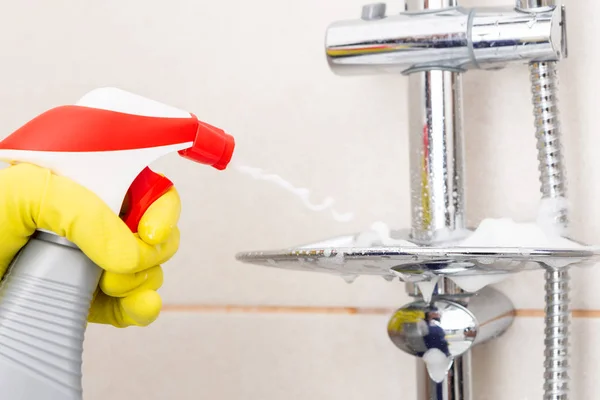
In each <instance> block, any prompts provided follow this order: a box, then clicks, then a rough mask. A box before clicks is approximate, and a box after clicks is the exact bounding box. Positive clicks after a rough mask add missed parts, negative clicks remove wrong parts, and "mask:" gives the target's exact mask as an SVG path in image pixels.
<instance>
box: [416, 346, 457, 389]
mask: <svg viewBox="0 0 600 400" xmlns="http://www.w3.org/2000/svg"><path fill="white" fill-rule="evenodd" d="M423 361H425V365H426V366H427V373H429V377H430V378H431V380H433V381H434V382H436V383H440V382H442V381H443V380H444V379H446V376H447V374H448V371H449V370H450V367H451V366H452V362H453V361H454V359H453V358H452V357H446V355H445V354H444V353H443V352H442V351H441V350H440V349H429V350H427V351H426V352H425V354H423Z"/></svg>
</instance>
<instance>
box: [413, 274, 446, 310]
mask: <svg viewBox="0 0 600 400" xmlns="http://www.w3.org/2000/svg"><path fill="white" fill-rule="evenodd" d="M439 280H440V277H439V275H433V276H431V278H430V279H429V280H426V281H419V282H417V283H416V285H417V287H418V288H419V290H420V291H421V296H423V301H425V302H426V303H431V298H432V297H433V292H434V290H435V286H436V285H437V283H438V281H439Z"/></svg>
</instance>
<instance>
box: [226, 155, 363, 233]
mask: <svg viewBox="0 0 600 400" xmlns="http://www.w3.org/2000/svg"><path fill="white" fill-rule="evenodd" d="M236 169H237V170H238V171H240V172H241V173H243V174H246V175H248V176H251V177H252V178H254V179H256V180H263V181H267V182H271V183H274V184H275V185H277V186H279V187H281V188H283V189H285V190H287V191H288V192H290V193H292V194H294V195H295V196H297V197H298V198H299V199H300V200H302V202H303V203H304V205H305V206H306V207H307V208H308V209H309V210H312V211H318V212H321V211H325V210H328V209H329V210H330V212H331V215H332V216H333V219H335V220H336V221H338V222H348V221H351V220H353V219H354V214H353V213H339V212H337V211H336V210H335V209H334V208H333V204H334V202H335V201H334V200H333V198H331V197H327V198H325V200H323V202H321V203H320V204H314V203H312V202H311V201H310V190H308V189H306V188H297V187H295V186H294V185H292V184H291V183H290V182H288V181H286V180H285V179H283V178H282V177H281V176H279V175H276V174H270V173H267V172H265V171H263V170H262V169H260V168H254V167H249V166H243V165H237V166H236Z"/></svg>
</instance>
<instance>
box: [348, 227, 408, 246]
mask: <svg viewBox="0 0 600 400" xmlns="http://www.w3.org/2000/svg"><path fill="white" fill-rule="evenodd" d="M352 245H353V246H354V247H373V246H397V247H415V246H416V244H414V243H412V242H409V241H408V240H401V239H394V238H393V237H392V231H391V229H390V227H389V226H388V225H387V224H386V223H385V222H382V221H377V222H374V223H373V224H371V227H370V229H369V230H367V231H364V232H361V233H360V234H359V235H357V236H356V237H355V238H354V242H353V243H352Z"/></svg>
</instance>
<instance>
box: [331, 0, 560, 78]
mask: <svg viewBox="0 0 600 400" xmlns="http://www.w3.org/2000/svg"><path fill="white" fill-rule="evenodd" d="M540 1H541V0H540ZM447 3H448V4H449V3H450V2H447ZM524 3H525V2H524ZM440 8H441V9H436V10H429V9H428V10H414V9H412V10H411V9H410V8H409V9H408V11H407V12H405V13H401V14H398V15H391V16H385V15H382V13H384V12H385V7H383V8H372V9H370V10H367V11H365V9H363V18H361V19H356V20H350V21H340V22H336V23H333V24H331V25H330V26H329V27H328V29H327V34H326V39H325V47H326V55H327V61H328V63H329V66H330V68H331V70H332V71H334V72H335V73H336V74H338V75H365V74H384V73H392V74H397V73H411V72H413V71H419V70H427V69H429V70H431V69H442V70H453V71H464V70H467V69H497V68H502V67H504V66H506V65H509V64H514V63H518V64H527V63H529V62H531V61H548V60H558V59H560V58H561V57H562V53H563V51H564V44H563V38H564V34H563V24H562V18H563V13H562V12H561V9H560V8H557V7H547V8H546V9H544V10H543V11H541V12H536V13H530V12H526V11H522V10H519V9H516V8H515V7H504V8H473V9H465V8H461V7H456V6H448V7H440ZM365 15H367V16H369V15H371V16H373V17H372V18H370V17H366V18H365Z"/></svg>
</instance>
